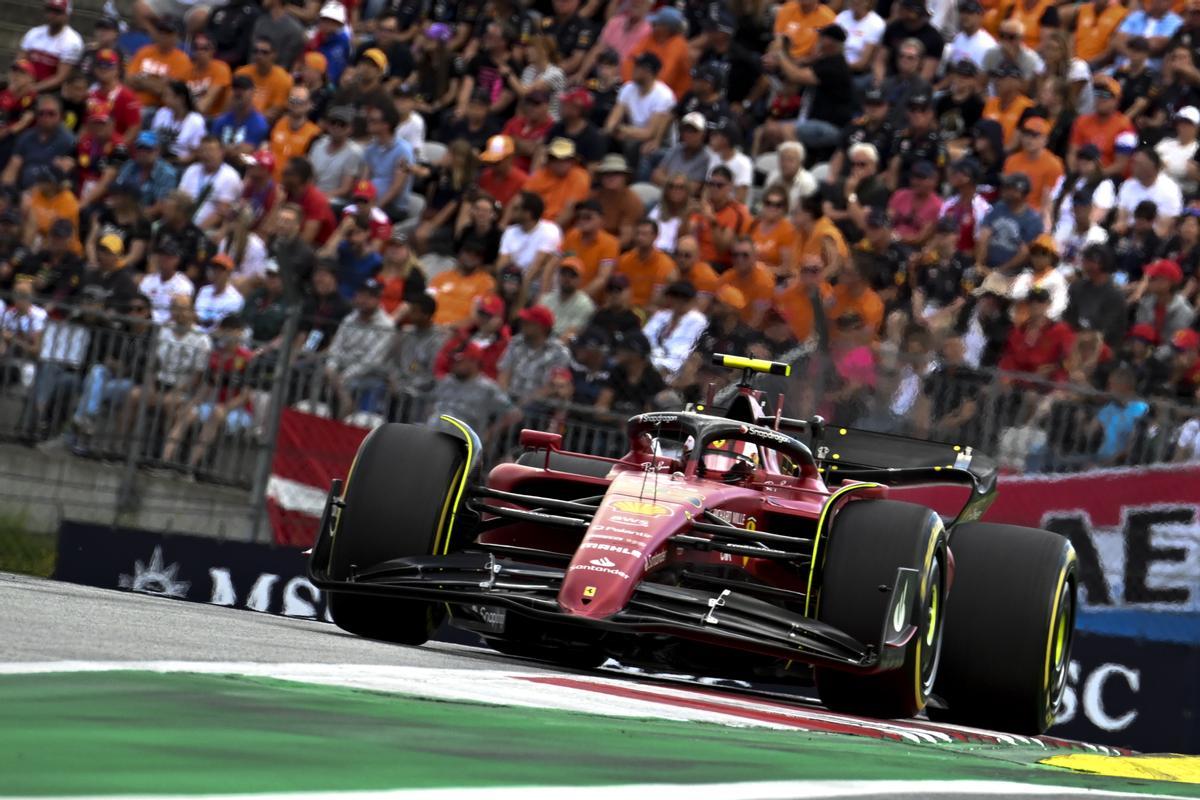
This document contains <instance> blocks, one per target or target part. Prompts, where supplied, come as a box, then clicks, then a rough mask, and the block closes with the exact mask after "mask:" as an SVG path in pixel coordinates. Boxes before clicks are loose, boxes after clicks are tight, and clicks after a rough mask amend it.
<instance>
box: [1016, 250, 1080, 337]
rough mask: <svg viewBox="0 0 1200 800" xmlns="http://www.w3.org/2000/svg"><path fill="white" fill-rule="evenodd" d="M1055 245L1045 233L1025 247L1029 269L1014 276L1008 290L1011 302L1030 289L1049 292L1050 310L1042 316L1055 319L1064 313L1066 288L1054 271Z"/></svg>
mask: <svg viewBox="0 0 1200 800" xmlns="http://www.w3.org/2000/svg"><path fill="white" fill-rule="evenodd" d="M1058 257H1059V252H1058V243H1057V242H1055V241H1054V237H1053V236H1051V235H1050V234H1048V233H1043V234H1042V235H1041V236H1039V237H1037V238H1036V239H1034V240H1033V241H1032V242H1030V244H1029V265H1030V268H1029V269H1027V270H1025V271H1024V272H1022V273H1021V274H1020V275H1018V276H1017V279H1016V280H1015V281H1013V284H1012V287H1011V288H1010V289H1009V295H1010V296H1011V297H1012V298H1013V299H1014V300H1024V299H1025V298H1026V296H1028V294H1029V293H1030V292H1031V291H1033V290H1034V289H1045V290H1046V291H1047V292H1049V293H1050V307H1049V309H1047V311H1046V316H1047V317H1049V318H1050V319H1052V320H1058V319H1060V318H1061V317H1062V315H1063V312H1064V311H1066V310H1067V297H1068V292H1069V287H1068V286H1067V279H1066V278H1064V277H1063V274H1062V273H1061V272H1059V271H1058Z"/></svg>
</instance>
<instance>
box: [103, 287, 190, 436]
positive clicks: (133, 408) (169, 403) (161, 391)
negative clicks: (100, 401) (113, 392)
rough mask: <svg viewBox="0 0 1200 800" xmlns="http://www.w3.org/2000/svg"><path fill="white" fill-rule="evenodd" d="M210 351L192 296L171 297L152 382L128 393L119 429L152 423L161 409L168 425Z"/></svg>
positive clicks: (127, 429)
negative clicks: (194, 318)
mask: <svg viewBox="0 0 1200 800" xmlns="http://www.w3.org/2000/svg"><path fill="white" fill-rule="evenodd" d="M211 352H212V340H211V339H210V338H209V337H208V334H206V333H204V331H202V330H200V329H199V328H198V327H196V324H195V322H194V321H193V316H192V300H191V297H190V296H188V295H182V294H181V295H176V296H175V297H173V298H171V305H170V310H169V318H168V319H167V321H166V322H165V323H163V325H162V327H160V328H159V329H158V340H157V342H156V343H155V351H154V362H153V363H154V365H155V368H156V370H155V379H154V381H153V382H152V383H151V382H147V383H144V384H139V385H137V386H134V387H133V388H132V389H130V390H129V396H128V397H127V398H126V400H125V406H124V408H123V409H122V410H121V421H120V430H122V431H124V432H125V433H126V434H129V433H132V432H133V427H134V424H135V423H136V422H139V420H140V421H146V422H148V423H150V424H152V423H153V421H154V420H155V417H156V416H157V415H156V414H155V413H154V412H155V410H157V409H161V417H160V418H161V419H162V420H164V421H165V422H166V424H167V425H168V426H169V425H170V424H171V423H172V422H173V421H174V420H175V419H177V414H178V413H179V411H180V410H181V409H182V408H183V407H184V406H185V405H187V403H188V400H189V398H190V396H191V394H192V390H193V389H194V384H195V378H196V376H197V375H199V374H201V373H202V372H203V371H204V368H205V367H206V366H207V364H208V357H209V354H210V353H211ZM139 412H142V413H139ZM146 438H147V439H148V438H149V437H148V436H147V437H146ZM143 441H145V440H143ZM143 446H144V445H143Z"/></svg>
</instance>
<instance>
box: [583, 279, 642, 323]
mask: <svg viewBox="0 0 1200 800" xmlns="http://www.w3.org/2000/svg"><path fill="white" fill-rule="evenodd" d="M604 292H605V294H604V305H602V306H601V307H600V308H598V309H596V313H595V314H593V315H592V319H591V321H590V322H589V323H588V327H589V328H593V329H595V330H600V331H604V332H605V333H607V334H608V335H609V336H610V337H611V336H615V335H616V334H618V333H622V332H628V331H640V330H641V329H642V320H641V317H639V316H638V315H637V314H636V313H635V312H634V311H633V309H631V308H630V307H629V305H630V299H629V278H627V277H625V276H624V275H613V276H612V277H611V278H609V279H608V283H607V284H606V285H605V287H604Z"/></svg>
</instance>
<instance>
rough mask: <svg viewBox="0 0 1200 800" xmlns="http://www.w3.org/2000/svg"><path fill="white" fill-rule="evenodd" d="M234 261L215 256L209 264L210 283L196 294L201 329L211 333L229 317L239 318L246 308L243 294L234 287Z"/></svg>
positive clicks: (198, 322) (223, 256)
mask: <svg viewBox="0 0 1200 800" xmlns="http://www.w3.org/2000/svg"><path fill="white" fill-rule="evenodd" d="M233 269H234V264H233V259H231V258H230V257H229V256H227V255H224V254H219V255H215V256H213V257H212V259H210V260H209V262H208V283H207V284H206V285H204V286H202V287H200V291H199V292H197V293H196V304H195V312H196V322H197V324H198V325H199V326H200V329H201V330H203V331H205V332H208V333H211V332H212V331H213V330H215V329H216V328H218V327H219V326H220V323H221V322H222V321H223V320H225V318H227V317H237V318H238V319H239V324H240V319H241V317H240V315H241V313H242V308H243V307H244V306H245V304H246V301H245V298H243V297H242V293H241V292H239V291H238V290H237V289H235V288H234V287H233V283H232V281H231V275H232V274H233Z"/></svg>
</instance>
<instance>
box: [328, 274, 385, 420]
mask: <svg viewBox="0 0 1200 800" xmlns="http://www.w3.org/2000/svg"><path fill="white" fill-rule="evenodd" d="M382 291H383V287H382V286H380V284H379V282H378V281H376V280H375V279H373V278H369V279H367V280H366V281H365V282H364V283H362V284H361V285H360V286H359V287H358V288H357V289H356V290H355V291H354V301H353V305H354V313H352V314H349V315H347V316H346V317H345V318H344V319H343V320H342V321H341V323H340V324H339V325H338V328H337V333H335V334H334V336H333V341H332V342H330V343H329V350H328V351H327V358H326V362H325V379H326V380H327V381H329V384H330V388H331V390H332V392H333V394H334V397H335V398H336V400H337V409H338V411H337V416H338V417H345V416H349V415H350V414H353V413H354V412H356V411H375V410H376V407H377V406H376V405H375V401H376V400H377V398H378V396H379V395H380V394H381V393H382V390H383V388H384V386H385V384H386V380H387V374H388V370H389V367H388V363H387V355H388V353H389V352H390V350H391V347H392V337H393V331H394V328H395V326H394V325H393V323H392V320H391V318H390V317H388V315H387V314H386V313H384V311H383V309H382V308H380V307H379V297H380V294H381V293H382Z"/></svg>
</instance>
